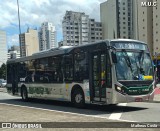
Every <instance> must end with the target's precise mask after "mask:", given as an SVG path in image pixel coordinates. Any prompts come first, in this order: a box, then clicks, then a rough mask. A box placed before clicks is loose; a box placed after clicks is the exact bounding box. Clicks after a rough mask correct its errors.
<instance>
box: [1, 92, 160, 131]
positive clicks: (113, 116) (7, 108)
mask: <svg viewBox="0 0 160 131" xmlns="http://www.w3.org/2000/svg"><path fill="white" fill-rule="evenodd" d="M0 116H1V117H0V120H1V122H8V121H9V122H143V123H144V122H160V93H159V90H157V91H156V95H155V100H154V101H153V102H150V103H145V102H140V103H136V102H134V103H121V104H118V105H117V106H97V105H87V106H86V108H85V109H77V108H74V107H73V106H72V105H71V104H70V103H64V102H57V101H49V100H37V99H33V100H31V102H23V101H22V100H21V98H20V97H15V96H10V95H8V94H7V93H5V92H0ZM123 130H124V129H123Z"/></svg>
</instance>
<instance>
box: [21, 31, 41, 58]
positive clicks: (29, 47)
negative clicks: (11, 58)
mask: <svg viewBox="0 0 160 131" xmlns="http://www.w3.org/2000/svg"><path fill="white" fill-rule="evenodd" d="M20 41H21V45H20V50H21V57H25V56H30V55H32V54H33V53H36V52H39V42H38V32H37V30H34V29H28V30H27V32H26V33H23V34H20Z"/></svg>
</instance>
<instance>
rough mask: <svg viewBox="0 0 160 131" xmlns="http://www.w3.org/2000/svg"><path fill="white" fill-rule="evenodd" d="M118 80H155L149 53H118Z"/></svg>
mask: <svg viewBox="0 0 160 131" xmlns="http://www.w3.org/2000/svg"><path fill="white" fill-rule="evenodd" d="M116 56H117V63H116V74H117V79H118V80H153V65H152V61H151V58H150V55H149V53H145V52H144V51H141V52H130V51H128V52H127V51H126V50H122V51H117V52H116Z"/></svg>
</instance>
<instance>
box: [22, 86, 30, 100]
mask: <svg viewBox="0 0 160 131" xmlns="http://www.w3.org/2000/svg"><path fill="white" fill-rule="evenodd" d="M21 96H22V100H23V101H25V102H27V101H28V100H29V99H28V92H27V89H26V87H22V94H21Z"/></svg>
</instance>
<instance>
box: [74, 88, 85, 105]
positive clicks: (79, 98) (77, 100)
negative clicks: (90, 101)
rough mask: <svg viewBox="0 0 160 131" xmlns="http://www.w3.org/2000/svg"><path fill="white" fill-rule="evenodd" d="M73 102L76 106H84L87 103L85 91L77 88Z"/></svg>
mask: <svg viewBox="0 0 160 131" xmlns="http://www.w3.org/2000/svg"><path fill="white" fill-rule="evenodd" d="M72 103H73V104H74V106H75V107H78V108H83V107H84V105H85V100H84V93H83V91H82V90H81V89H75V90H74V92H73V95H72Z"/></svg>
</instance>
